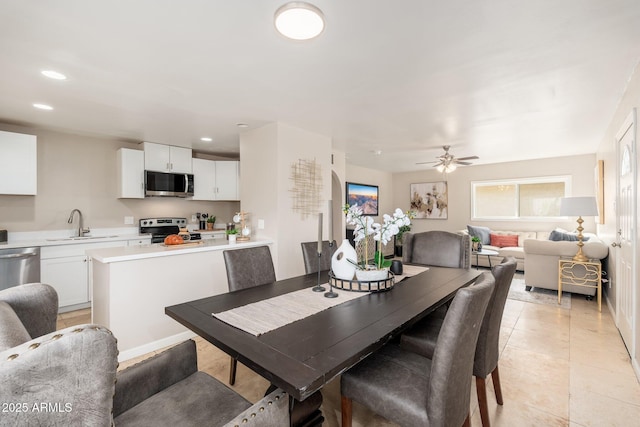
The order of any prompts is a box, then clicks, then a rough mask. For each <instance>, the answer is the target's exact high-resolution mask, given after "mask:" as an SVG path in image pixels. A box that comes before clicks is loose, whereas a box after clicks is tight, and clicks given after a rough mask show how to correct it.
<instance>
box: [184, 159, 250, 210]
mask: <svg viewBox="0 0 640 427" xmlns="http://www.w3.org/2000/svg"><path fill="white" fill-rule="evenodd" d="M238 166H239V162H237V161H213V160H205V159H197V158H195V159H193V197H192V200H228V201H232V200H240V194H239V191H238V187H239V185H238V184H239V179H238V170H239V167H238Z"/></svg>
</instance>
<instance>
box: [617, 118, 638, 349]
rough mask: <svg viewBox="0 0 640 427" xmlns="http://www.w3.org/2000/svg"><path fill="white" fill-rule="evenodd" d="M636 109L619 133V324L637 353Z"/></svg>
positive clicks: (629, 345) (627, 340)
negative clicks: (635, 335)
mask: <svg viewBox="0 0 640 427" xmlns="http://www.w3.org/2000/svg"><path fill="white" fill-rule="evenodd" d="M635 116H636V111H635V109H634V110H633V111H632V112H631V114H629V117H627V120H625V122H624V124H623V126H622V128H621V129H620V131H619V132H618V134H617V135H616V142H617V148H616V153H617V158H618V164H617V183H616V184H617V188H618V192H617V199H616V225H617V229H618V241H617V245H618V249H617V251H618V252H617V254H616V255H617V256H616V285H615V286H616V324H617V326H618V329H619V330H620V335H622V339H623V340H624V342H625V344H626V346H627V350H629V353H630V354H634V331H633V325H634V323H635V322H634V319H635V313H634V301H635V298H636V296H635V286H634V282H635V277H636V276H635V262H634V261H635V256H634V254H635V249H636V248H635V246H636V245H635V235H636V224H637V222H636V218H637V216H636V186H635V183H636V175H637V172H636V154H635V153H636V138H635V135H636V117H635Z"/></svg>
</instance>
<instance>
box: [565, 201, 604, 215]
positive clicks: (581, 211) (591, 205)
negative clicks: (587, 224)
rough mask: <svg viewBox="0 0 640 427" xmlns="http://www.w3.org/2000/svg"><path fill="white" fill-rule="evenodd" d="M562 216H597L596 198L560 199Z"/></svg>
mask: <svg viewBox="0 0 640 427" xmlns="http://www.w3.org/2000/svg"><path fill="white" fill-rule="evenodd" d="M560 215H562V216H597V215H598V206H597V205H596V198H595V197H563V198H562V199H560Z"/></svg>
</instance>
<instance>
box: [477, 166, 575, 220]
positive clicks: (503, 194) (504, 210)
mask: <svg viewBox="0 0 640 427" xmlns="http://www.w3.org/2000/svg"><path fill="white" fill-rule="evenodd" d="M570 190H571V177H570V176H552V177H540V178H526V179H510V180H500V181H475V182H472V183H471V198H472V200H471V209H472V210H473V211H472V214H471V216H472V219H474V220H475V219H479V220H489V219H490V220H501V219H504V220H514V219H528V220H531V219H545V218H555V217H557V216H559V213H560V199H561V198H562V197H566V196H567V195H568V194H570Z"/></svg>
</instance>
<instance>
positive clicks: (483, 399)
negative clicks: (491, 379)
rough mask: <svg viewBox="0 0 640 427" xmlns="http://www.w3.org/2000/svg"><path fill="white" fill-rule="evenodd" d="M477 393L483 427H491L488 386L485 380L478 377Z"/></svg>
mask: <svg viewBox="0 0 640 427" xmlns="http://www.w3.org/2000/svg"><path fill="white" fill-rule="evenodd" d="M476 391H477V392H478V407H479V408H480V418H481V419H482V427H490V425H491V423H490V422H489V408H488V407H487V385H486V383H485V380H484V378H480V377H476Z"/></svg>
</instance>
